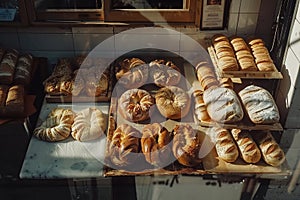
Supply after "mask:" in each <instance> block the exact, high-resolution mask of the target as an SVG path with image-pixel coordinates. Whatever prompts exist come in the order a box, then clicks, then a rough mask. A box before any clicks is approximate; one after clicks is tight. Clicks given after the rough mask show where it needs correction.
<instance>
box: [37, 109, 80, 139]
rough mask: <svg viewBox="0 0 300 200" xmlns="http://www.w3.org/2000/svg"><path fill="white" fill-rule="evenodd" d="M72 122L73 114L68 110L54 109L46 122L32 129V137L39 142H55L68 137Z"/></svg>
mask: <svg viewBox="0 0 300 200" xmlns="http://www.w3.org/2000/svg"><path fill="white" fill-rule="evenodd" d="M73 122H74V112H73V111H72V110H70V109H65V108H55V109H53V110H52V111H51V112H50V114H49V115H48V116H47V118H46V120H45V121H44V122H43V123H42V124H41V125H40V126H39V127H37V128H35V129H34V131H33V135H34V136H35V137H37V138H38V139H40V140H44V141H48V142H55V141H61V140H64V139H66V138H68V137H69V135H70V133H71V126H72V124H73Z"/></svg>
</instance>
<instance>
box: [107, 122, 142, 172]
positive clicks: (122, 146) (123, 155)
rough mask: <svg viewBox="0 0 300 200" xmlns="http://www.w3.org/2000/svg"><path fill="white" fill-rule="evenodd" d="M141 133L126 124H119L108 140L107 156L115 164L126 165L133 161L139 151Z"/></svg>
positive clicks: (133, 162)
mask: <svg viewBox="0 0 300 200" xmlns="http://www.w3.org/2000/svg"><path fill="white" fill-rule="evenodd" d="M140 137H141V133H140V132H139V131H138V130H137V129H135V128H134V127H132V126H130V125H128V124H121V125H119V126H118V127H117V128H116V129H115V131H114V133H113V136H112V139H111V141H109V147H108V152H107V153H108V156H109V158H110V160H111V162H112V163H113V164H115V165H117V166H127V165H131V164H138V163H135V162H136V160H137V158H138V156H137V154H139V152H140V139H139V138H140Z"/></svg>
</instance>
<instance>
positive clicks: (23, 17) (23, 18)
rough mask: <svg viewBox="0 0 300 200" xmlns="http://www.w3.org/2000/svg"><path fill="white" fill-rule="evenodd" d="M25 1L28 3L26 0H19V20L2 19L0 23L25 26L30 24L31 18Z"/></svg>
mask: <svg viewBox="0 0 300 200" xmlns="http://www.w3.org/2000/svg"><path fill="white" fill-rule="evenodd" d="M25 3H26V1H25V0H18V5H19V14H20V20H19V21H12V22H4V21H1V22H0V25H3V26H25V25H28V24H29V19H28V13H27V9H26V4H25Z"/></svg>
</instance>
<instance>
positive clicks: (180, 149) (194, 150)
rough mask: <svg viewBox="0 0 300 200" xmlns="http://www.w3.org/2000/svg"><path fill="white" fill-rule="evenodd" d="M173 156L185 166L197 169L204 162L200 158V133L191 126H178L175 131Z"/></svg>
mask: <svg viewBox="0 0 300 200" xmlns="http://www.w3.org/2000/svg"><path fill="white" fill-rule="evenodd" d="M173 134H174V139H173V148H172V149H173V154H174V156H175V158H177V160H178V162H179V163H180V164H182V165H184V166H188V167H195V166H197V165H199V164H200V163H201V162H202V159H201V158H200V157H199V155H200V153H199V152H200V149H201V143H202V141H201V137H200V134H201V133H200V131H199V130H195V129H193V128H192V127H191V125H189V124H185V125H184V124H182V125H176V126H175V127H174V129H173Z"/></svg>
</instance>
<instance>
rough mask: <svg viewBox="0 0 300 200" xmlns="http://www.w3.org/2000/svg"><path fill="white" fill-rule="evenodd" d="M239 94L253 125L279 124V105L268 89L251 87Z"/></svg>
mask: <svg viewBox="0 0 300 200" xmlns="http://www.w3.org/2000/svg"><path fill="white" fill-rule="evenodd" d="M238 94H239V96H240V98H241V100H242V103H243V104H244V107H245V108H246V111H247V113H248V116H249V118H250V120H251V121H252V122H253V123H255V124H272V123H277V122H279V119H280V115H279V111H278V108H277V105H276V103H275V101H274V99H273V96H272V95H271V94H270V93H269V92H268V91H267V90H266V89H264V88H262V87H259V86H255V85H249V86H247V87H245V88H244V89H242V90H241V91H240V92H239V93H238Z"/></svg>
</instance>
